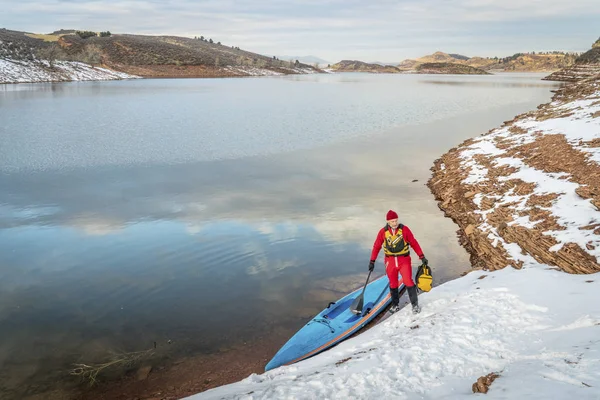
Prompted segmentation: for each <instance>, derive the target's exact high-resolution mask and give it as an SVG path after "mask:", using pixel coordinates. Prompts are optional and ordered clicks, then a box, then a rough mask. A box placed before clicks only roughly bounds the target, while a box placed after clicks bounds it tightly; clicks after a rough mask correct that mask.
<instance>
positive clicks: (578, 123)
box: [517, 91, 600, 164]
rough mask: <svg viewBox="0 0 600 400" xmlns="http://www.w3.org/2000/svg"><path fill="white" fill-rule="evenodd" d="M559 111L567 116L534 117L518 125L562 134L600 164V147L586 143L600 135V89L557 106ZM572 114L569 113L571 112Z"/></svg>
mask: <svg viewBox="0 0 600 400" xmlns="http://www.w3.org/2000/svg"><path fill="white" fill-rule="evenodd" d="M557 111H559V112H561V113H563V114H564V115H565V116H564V117H561V118H551V119H548V120H545V121H536V120H534V119H532V118H529V119H526V120H524V121H522V122H519V123H518V124H517V126H519V127H521V128H523V129H527V130H531V131H536V132H541V133H543V134H545V135H547V134H562V135H564V136H565V137H566V139H567V141H568V142H569V144H571V145H572V146H573V147H574V148H576V149H578V150H581V151H584V152H587V153H589V154H590V156H591V159H592V160H593V161H594V162H596V163H598V164H600V148H598V147H595V148H594V147H587V146H586V144H585V143H581V142H589V141H591V140H593V139H597V138H599V137H600V118H594V117H593V115H594V114H595V113H600V91H598V92H596V93H594V94H593V95H591V96H588V98H587V99H583V100H576V101H572V102H568V103H565V104H562V105H560V106H559V107H557ZM571 113H572V115H568V114H571Z"/></svg>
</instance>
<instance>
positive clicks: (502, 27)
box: [0, 0, 600, 62]
mask: <svg viewBox="0 0 600 400" xmlns="http://www.w3.org/2000/svg"><path fill="white" fill-rule="evenodd" d="M599 5H600V0H570V1H565V0H397V1H393V0H360V1H359V0H214V1H210V0H175V1H163V0H127V1H116V0H102V1H93V0H0V10H2V11H1V12H0V27H4V28H8V29H13V30H22V31H28V32H36V33H49V32H52V31H54V30H57V29H61V28H62V29H87V30H94V31H101V30H110V31H111V32H113V33H139V34H169V35H180V36H190V37H193V36H200V35H204V36H205V37H211V38H213V39H214V40H215V41H221V42H222V43H223V44H227V45H235V46H239V47H241V48H243V49H246V50H250V51H254V52H257V53H262V54H267V55H279V56H281V55H295V56H303V55H315V56H318V57H321V58H323V59H325V60H327V61H331V62H337V61H339V60H341V59H359V60H363V61H383V62H398V61H401V60H403V59H405V58H413V57H419V56H421V55H425V54H430V53H432V52H434V51H436V50H441V51H445V52H451V53H461V54H464V55H467V56H475V55H478V56H507V55H511V54H513V53H516V52H522V51H546V50H566V51H585V50H588V49H589V48H590V46H591V44H592V43H593V42H594V41H595V40H596V39H597V38H598V37H599V36H600V7H599Z"/></svg>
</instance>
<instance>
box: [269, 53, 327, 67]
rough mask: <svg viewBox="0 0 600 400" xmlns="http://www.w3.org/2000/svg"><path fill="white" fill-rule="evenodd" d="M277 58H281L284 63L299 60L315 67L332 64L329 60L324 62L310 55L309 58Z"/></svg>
mask: <svg viewBox="0 0 600 400" xmlns="http://www.w3.org/2000/svg"><path fill="white" fill-rule="evenodd" d="M277 58H279V59H280V60H284V61H289V60H294V61H296V60H298V61H300V62H301V63H304V64H310V65H315V64H319V65H327V64H331V63H330V62H329V61H327V60H323V59H322V58H320V57H317V56H311V55H308V56H287V55H285V56H279V57H277Z"/></svg>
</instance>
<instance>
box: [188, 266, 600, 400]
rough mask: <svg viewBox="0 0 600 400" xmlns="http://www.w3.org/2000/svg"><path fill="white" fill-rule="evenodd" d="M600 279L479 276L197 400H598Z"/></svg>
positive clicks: (513, 273) (535, 271) (537, 273)
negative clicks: (485, 384)
mask: <svg viewBox="0 0 600 400" xmlns="http://www.w3.org/2000/svg"><path fill="white" fill-rule="evenodd" d="M598 293H600V274H593V275H569V274H566V273H564V272H560V271H555V270H552V269H549V268H547V267H545V266H540V265H538V266H527V267H525V268H524V269H522V270H515V269H513V268H506V269H503V270H499V271H494V272H484V271H474V272H471V273H470V274H468V275H467V276H465V277H463V278H460V279H457V280H454V281H451V282H448V283H446V284H444V285H441V286H440V287H437V288H435V289H434V290H433V291H432V292H430V293H425V294H422V295H421V297H420V299H421V304H422V305H423V312H422V313H421V314H420V315H417V316H413V315H412V314H411V313H410V312H409V310H408V309H404V310H402V311H401V312H399V313H397V314H395V315H393V316H392V317H390V318H389V319H387V320H385V321H384V322H382V323H381V324H379V325H377V326H375V327H374V328H373V329H371V330H369V331H367V332H365V333H363V334H362V335H359V336H357V337H355V338H353V339H350V340H348V341H346V342H344V343H342V344H341V345H339V346H337V347H335V348H333V349H332V350H329V351H327V352H325V353H322V354H321V355H318V356H316V357H313V358H311V359H309V360H306V361H303V362H300V363H298V364H295V365H291V366H287V367H281V368H277V369H275V370H273V371H270V372H268V373H265V374H262V375H256V374H253V375H251V376H250V377H248V378H247V379H245V380H243V381H241V382H238V383H235V384H231V385H227V386H223V387H220V388H216V389H213V390H210V391H207V392H204V393H200V394H197V395H195V396H191V397H190V398H189V399H193V400H201V399H230V398H234V399H350V398H351V399H375V398H394V399H440V398H443V399H465V398H472V397H473V396H474V395H473V393H472V391H471V387H472V384H473V383H474V382H475V381H476V380H477V378H479V377H480V376H482V375H487V374H488V373H490V372H497V373H499V374H500V377H499V378H497V379H496V380H495V381H494V382H493V383H492V385H491V387H490V391H489V392H488V393H487V395H486V396H488V397H487V398H489V399H525V398H527V399H544V400H545V399H551V398H552V399H570V398H577V399H600V301H598Z"/></svg>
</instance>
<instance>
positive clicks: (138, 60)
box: [0, 29, 320, 77]
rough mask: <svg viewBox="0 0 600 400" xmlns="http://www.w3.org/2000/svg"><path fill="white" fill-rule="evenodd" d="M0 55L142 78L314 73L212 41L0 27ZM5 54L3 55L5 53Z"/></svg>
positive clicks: (278, 60) (308, 66) (301, 67)
mask: <svg viewBox="0 0 600 400" xmlns="http://www.w3.org/2000/svg"><path fill="white" fill-rule="evenodd" d="M0 46H2V47H3V48H4V49H5V51H4V53H5V55H4V56H5V57H9V56H10V57H12V58H14V59H17V60H22V59H28V60H31V59H34V58H37V59H46V60H49V61H50V62H51V63H52V61H54V60H68V61H80V62H85V63H88V64H92V65H101V66H104V67H107V68H110V69H112V70H116V71H120V72H125V73H129V74H134V75H139V76H143V77H212V76H244V75H257V74H262V75H264V74H298V73H313V72H320V71H319V70H316V69H315V68H313V67H312V66H310V65H307V64H302V63H300V62H296V61H294V62H289V61H284V60H280V59H278V58H277V57H267V56H264V55H261V54H257V53H253V52H250V51H246V50H242V49H240V48H239V47H235V46H227V45H224V44H221V43H220V42H214V41H213V40H212V39H205V38H203V37H200V38H194V39H192V38H185V37H178V36H145V35H132V34H111V33H110V32H103V33H102V36H100V35H97V34H96V33H95V32H83V33H82V32H79V34H78V33H77V32H74V31H72V30H60V31H55V32H53V33H51V34H34V33H28V32H18V31H10V30H7V29H0ZM6 54H8V55H6Z"/></svg>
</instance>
